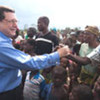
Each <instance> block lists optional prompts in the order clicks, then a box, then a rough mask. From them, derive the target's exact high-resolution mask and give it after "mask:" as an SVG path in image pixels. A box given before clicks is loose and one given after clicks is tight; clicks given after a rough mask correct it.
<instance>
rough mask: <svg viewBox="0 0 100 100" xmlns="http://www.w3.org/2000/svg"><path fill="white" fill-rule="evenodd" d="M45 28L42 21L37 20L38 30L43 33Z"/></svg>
mask: <svg viewBox="0 0 100 100" xmlns="http://www.w3.org/2000/svg"><path fill="white" fill-rule="evenodd" d="M46 28H47V25H46V24H45V23H44V21H43V20H42V19H39V20H38V30H39V31H44V30H45V29H46Z"/></svg>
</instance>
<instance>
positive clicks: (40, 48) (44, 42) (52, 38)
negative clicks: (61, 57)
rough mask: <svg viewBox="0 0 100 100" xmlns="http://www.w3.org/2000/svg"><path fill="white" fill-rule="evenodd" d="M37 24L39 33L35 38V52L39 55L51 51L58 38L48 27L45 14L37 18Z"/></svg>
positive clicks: (47, 19)
mask: <svg viewBox="0 0 100 100" xmlns="http://www.w3.org/2000/svg"><path fill="white" fill-rule="evenodd" d="M37 24H38V30H39V32H41V34H40V35H39V36H38V37H37V38H36V54H37V55H41V54H45V53H51V52H52V51H53V49H54V48H55V47H56V46H57V45H59V39H58V38H57V36H56V35H55V34H54V33H52V32H50V31H49V29H48V26H49V18H48V17H46V16H41V17H40V18H39V19H38V22H37Z"/></svg>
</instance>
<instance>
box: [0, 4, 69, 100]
mask: <svg viewBox="0 0 100 100" xmlns="http://www.w3.org/2000/svg"><path fill="white" fill-rule="evenodd" d="M17 22H18V20H17V17H16V15H15V11H14V9H12V8H10V7H7V6H2V5H1V6H0V100H22V88H21V82H22V74H21V70H20V69H24V70H39V69H44V68H48V67H51V66H53V65H56V64H58V63H60V58H61V57H63V56H64V55H66V54H67V53H68V52H69V49H68V46H65V47H63V48H61V49H59V50H58V51H56V52H53V53H51V54H45V55H41V56H33V57H31V56H30V55H28V54H25V53H24V52H22V51H20V50H18V49H15V48H14V47H13V45H12V39H11V38H12V37H13V36H15V34H16V30H17V27H18V25H17Z"/></svg>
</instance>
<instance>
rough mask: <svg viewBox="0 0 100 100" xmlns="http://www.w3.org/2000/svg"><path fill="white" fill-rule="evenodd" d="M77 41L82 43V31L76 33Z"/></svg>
mask: <svg viewBox="0 0 100 100" xmlns="http://www.w3.org/2000/svg"><path fill="white" fill-rule="evenodd" d="M77 34H78V41H79V42H81V43H84V31H77Z"/></svg>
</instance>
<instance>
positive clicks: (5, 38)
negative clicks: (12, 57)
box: [0, 32, 12, 42]
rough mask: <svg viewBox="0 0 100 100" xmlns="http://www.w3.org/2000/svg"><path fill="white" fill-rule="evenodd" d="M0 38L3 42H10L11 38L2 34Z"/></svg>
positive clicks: (0, 33)
mask: <svg viewBox="0 0 100 100" xmlns="http://www.w3.org/2000/svg"><path fill="white" fill-rule="evenodd" d="M0 37H1V38H2V39H3V40H6V41H10V42H11V41H12V39H11V38H9V37H7V36H6V35H5V34H4V33H2V32H0Z"/></svg>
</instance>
